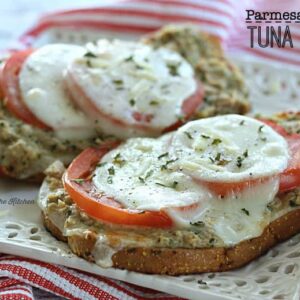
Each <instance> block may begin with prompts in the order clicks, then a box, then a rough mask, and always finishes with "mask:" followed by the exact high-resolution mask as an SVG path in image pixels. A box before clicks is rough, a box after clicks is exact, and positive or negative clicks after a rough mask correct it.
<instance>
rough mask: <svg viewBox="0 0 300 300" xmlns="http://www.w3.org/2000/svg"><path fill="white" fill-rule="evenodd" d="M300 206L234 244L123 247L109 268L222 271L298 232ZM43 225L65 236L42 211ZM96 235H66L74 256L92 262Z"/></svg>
mask: <svg viewBox="0 0 300 300" xmlns="http://www.w3.org/2000/svg"><path fill="white" fill-rule="evenodd" d="M299 218H300V208H299V209H295V210H293V211H290V212H288V213H287V214H285V215H283V216H281V217H279V218H278V219H276V220H274V221H273V222H271V223H270V224H269V225H268V226H267V227H266V228H265V229H264V231H263V233H262V234H261V235H260V236H258V237H255V238H253V239H250V240H246V241H243V242H241V243H239V244H237V245H236V246H233V247H229V248H225V247H210V248H198V249H184V248H179V249H172V248H125V249H123V250H120V251H118V252H117V253H115V254H114V255H113V257H112V261H113V267H116V268H119V269H127V270H130V271H136V272H142V273H149V274H168V275H183V274H193V273H203V272H222V271H228V270H232V269H236V268H239V267H242V266H244V265H246V264H247V263H249V262H251V261H252V260H254V259H256V258H258V257H259V256H261V255H263V254H264V253H266V252H267V251H268V250H269V249H270V248H272V247H273V246H275V245H276V244H278V243H280V242H282V241H285V240H287V239H289V238H290V237H292V236H293V235H295V234H297V233H299V232H300V222H299ZM43 219H44V224H45V226H46V228H47V229H48V230H49V231H50V232H51V234H52V235H54V236H55V237H56V238H57V239H59V240H61V241H66V237H65V236H63V234H62V232H61V231H60V230H59V229H58V228H57V227H56V225H55V224H53V222H51V220H49V219H48V218H47V216H46V215H45V214H43ZM96 240H97V235H96V234H93V233H88V234H85V235H79V234H74V235H71V236H69V237H68V238H67V242H68V244H69V247H70V249H71V250H72V252H73V253H75V254H76V255H78V256H80V257H83V258H84V259H86V260H88V261H90V262H94V261H95V259H94V256H93V254H92V253H93V250H94V246H95V243H96Z"/></svg>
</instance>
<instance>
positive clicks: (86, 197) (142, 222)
mask: <svg viewBox="0 0 300 300" xmlns="http://www.w3.org/2000/svg"><path fill="white" fill-rule="evenodd" d="M117 145H118V143H110V144H105V145H103V146H101V147H99V148H88V149H86V150H84V151H83V152H82V153H81V154H80V155H79V156H78V157H77V158H75V160H74V161H73V162H72V163H71V165H70V166H69V168H68V169H67V171H66V173H65V174H64V176H63V182H64V187H65V189H66V191H67V192H68V194H69V195H70V197H71V198H72V199H73V201H74V202H75V203H76V204H77V205H78V207H80V208H81V209H82V210H83V211H85V212H86V213H87V214H88V215H89V216H91V217H93V218H95V219H98V220H101V221H104V222H108V223H113V224H120V225H130V226H144V227H156V228H169V227H172V225H173V222H172V220H171V219H170V218H169V217H168V215H167V214H166V213H164V212H162V211H158V212H155V211H154V212H152V211H145V212H141V211H135V210H128V209H124V208H122V206H121V205H120V203H118V202H117V201H116V200H114V199H113V198H111V197H108V196H106V195H102V194H101V193H100V194H99V193H95V192H94V193H93V192H92V190H93V185H92V183H91V181H90V180H88V177H89V176H90V174H91V172H92V171H93V170H94V168H95V166H96V164H97V163H98V162H99V161H100V159H101V158H102V157H103V156H104V155H105V154H106V153H107V152H108V151H109V150H111V149H112V148H114V147H116V146H117ZM83 178H84V179H86V180H85V181H84V182H81V183H78V181H76V179H83Z"/></svg>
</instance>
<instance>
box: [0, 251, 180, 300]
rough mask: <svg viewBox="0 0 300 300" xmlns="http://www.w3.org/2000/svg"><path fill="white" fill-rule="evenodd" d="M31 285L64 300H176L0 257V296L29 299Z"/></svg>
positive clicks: (98, 278)
mask: <svg viewBox="0 0 300 300" xmlns="http://www.w3.org/2000/svg"><path fill="white" fill-rule="evenodd" d="M32 287H37V288H40V289H43V290H46V291H49V292H51V293H53V294H55V295H58V296H61V297H64V298H67V299H76V300H79V299H84V300H86V299H89V300H97V299H103V300H104V299H105V300H118V299H122V300H142V299H157V300H158V299H159V300H179V298H177V297H174V296H169V295H166V294H163V293H160V292H156V291H153V290H150V289H146V288H143V287H138V286H134V285H132V284H129V283H124V282H121V281H118V280H113V279H108V278H105V277H101V276H97V275H92V274H87V273H85V272H80V271H77V270H73V269H69V268H66V267H62V266H58V265H53V264H48V263H45V262H40V261H36V260H33V259H29V258H22V257H16V256H10V255H1V256H0V299H1V300H15V299H16V300H20V299H23V300H33V299H34V297H33V290H32Z"/></svg>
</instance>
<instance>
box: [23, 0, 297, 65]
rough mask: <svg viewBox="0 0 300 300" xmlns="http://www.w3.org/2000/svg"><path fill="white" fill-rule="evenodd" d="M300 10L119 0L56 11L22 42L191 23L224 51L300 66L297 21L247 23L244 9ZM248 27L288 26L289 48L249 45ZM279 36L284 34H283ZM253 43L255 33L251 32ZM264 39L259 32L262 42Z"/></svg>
mask: <svg viewBox="0 0 300 300" xmlns="http://www.w3.org/2000/svg"><path fill="white" fill-rule="evenodd" d="M298 8H300V0H286V1H282V0H238V1H237V0H213V1H212V0H123V1H119V2H117V3H113V4H111V5H107V6H105V7H98V8H95V7H94V8H86V9H74V10H69V11H60V12H56V13H52V14H48V15H45V16H43V17H42V18H41V19H40V20H39V22H38V24H37V25H36V26H35V27H34V28H31V29H30V30H29V31H27V32H26V33H25V34H24V35H23V36H22V37H21V42H22V43H23V44H25V45H31V44H32V43H33V42H34V41H35V40H36V39H37V38H39V37H40V36H41V35H42V34H43V33H44V32H45V31H47V30H49V29H51V28H53V27H56V28H76V29H77V30H78V29H80V28H85V29H86V28H90V29H92V30H99V31H101V32H103V31H104V32H105V31H109V32H116V31H117V32H119V31H122V32H126V33H131V34H145V33H148V32H151V31H153V30H156V29H158V28H160V27H161V26H163V25H166V24H168V23H175V22H179V23H187V22H188V23H193V24H196V25H199V27H200V28H202V29H203V30H204V31H207V32H209V33H211V34H213V35H215V36H217V37H219V38H220V40H221V41H222V43H223V45H224V48H225V50H226V51H227V52H234V53H240V54H242V53H245V54H248V55H252V56H256V57H260V58H263V59H267V60H273V61H280V63H286V64H291V65H294V66H297V67H300V20H296V21H288V22H286V21H282V22H281V23H279V22H275V21H273V23H271V24H270V23H266V22H264V21H259V20H258V22H256V21H254V22H252V24H249V23H246V22H245V19H246V16H247V14H246V9H252V10H255V11H257V12H262V11H266V12H282V13H283V12H285V11H287V12H291V11H297V9H298ZM249 25H258V26H262V28H264V27H265V26H266V25H268V26H274V27H275V28H277V27H278V26H281V30H282V31H283V32H284V30H285V27H286V26H289V28H290V31H291V35H292V39H293V46H294V47H293V48H290V47H289V44H287V46H286V47H285V48H278V47H277V45H275V46H274V47H273V48H271V47H267V48H260V47H259V46H258V44H257V42H256V43H255V47H254V48H251V47H250V30H249V29H247V26H249ZM283 32H282V36H283ZM254 36H255V39H254V40H255V41H257V30H256V31H255V35H254ZM265 39H266V35H265V30H262V42H264V41H265Z"/></svg>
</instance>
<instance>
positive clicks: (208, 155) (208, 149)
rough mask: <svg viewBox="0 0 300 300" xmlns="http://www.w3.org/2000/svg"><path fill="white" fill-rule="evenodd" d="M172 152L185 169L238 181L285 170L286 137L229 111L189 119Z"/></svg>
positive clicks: (209, 177)
mask: <svg viewBox="0 0 300 300" xmlns="http://www.w3.org/2000/svg"><path fill="white" fill-rule="evenodd" d="M170 152H171V153H172V155H174V156H176V157H177V158H178V160H177V162H176V165H177V167H179V168H181V169H182V170H183V172H184V173H186V174H189V175H191V176H192V177H193V178H197V179H200V180H203V181H207V182H239V181H244V180H250V179H255V178H263V177H269V176H272V175H276V174H279V173H280V172H282V171H283V170H284V169H285V168H286V167H287V164H288V159H289V153H288V146H287V142H286V141H285V139H284V138H283V137H282V136H281V135H279V134H278V133H276V132H275V131H274V130H273V129H272V128H271V127H269V126H267V125H265V124H264V123H262V122H260V121H258V120H255V119H253V118H249V117H245V116H240V115H227V116H219V117H213V118H207V119H202V120H198V121H193V122H189V123H187V124H186V125H184V126H183V127H181V128H180V129H179V130H178V131H177V132H176V133H175V134H174V137H173V139H172V145H171V147H170Z"/></svg>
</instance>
